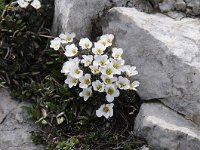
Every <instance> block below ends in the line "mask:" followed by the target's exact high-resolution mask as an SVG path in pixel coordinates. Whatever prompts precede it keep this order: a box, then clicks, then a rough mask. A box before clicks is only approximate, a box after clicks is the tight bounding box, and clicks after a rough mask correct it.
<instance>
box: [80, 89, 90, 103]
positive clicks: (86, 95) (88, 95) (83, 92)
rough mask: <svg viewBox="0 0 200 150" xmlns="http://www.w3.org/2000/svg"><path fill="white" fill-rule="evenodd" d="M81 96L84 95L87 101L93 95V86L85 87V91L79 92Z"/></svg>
mask: <svg viewBox="0 0 200 150" xmlns="http://www.w3.org/2000/svg"><path fill="white" fill-rule="evenodd" d="M79 96H80V97H83V98H84V101H87V100H88V98H90V97H91V96H92V87H89V88H85V89H83V91H82V92H81V93H80V94H79Z"/></svg>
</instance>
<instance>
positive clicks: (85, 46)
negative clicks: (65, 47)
mask: <svg viewBox="0 0 200 150" xmlns="http://www.w3.org/2000/svg"><path fill="white" fill-rule="evenodd" d="M79 45H80V46H81V47H82V49H90V48H91V47H92V42H91V41H90V40H89V39H88V38H83V39H81V40H80V42H79Z"/></svg>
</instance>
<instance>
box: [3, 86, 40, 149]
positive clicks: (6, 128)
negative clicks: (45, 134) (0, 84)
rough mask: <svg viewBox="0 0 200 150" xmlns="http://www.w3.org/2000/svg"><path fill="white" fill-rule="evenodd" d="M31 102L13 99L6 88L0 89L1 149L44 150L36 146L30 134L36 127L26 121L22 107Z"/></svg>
mask: <svg viewBox="0 0 200 150" xmlns="http://www.w3.org/2000/svg"><path fill="white" fill-rule="evenodd" d="M27 105H29V104H27V103H24V102H18V101H15V100H12V99H11V98H10V96H9V93H8V91H7V90H5V89H0V150H43V149H44V148H43V146H41V145H40V146H38V145H37V146H36V145H35V144H34V143H33V142H32V140H31V138H30V136H31V132H32V131H34V130H35V129H36V127H35V126H34V125H33V123H31V122H28V121H26V117H25V116H26V114H25V112H24V110H23V109H22V107H23V106H27Z"/></svg>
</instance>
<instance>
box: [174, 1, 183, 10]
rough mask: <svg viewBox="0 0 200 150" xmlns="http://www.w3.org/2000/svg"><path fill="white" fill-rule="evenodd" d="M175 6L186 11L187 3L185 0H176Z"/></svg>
mask: <svg viewBox="0 0 200 150" xmlns="http://www.w3.org/2000/svg"><path fill="white" fill-rule="evenodd" d="M174 6H175V8H176V10H180V11H184V10H185V9H186V4H185V2H184V1H183V0H176V3H175V4H174Z"/></svg>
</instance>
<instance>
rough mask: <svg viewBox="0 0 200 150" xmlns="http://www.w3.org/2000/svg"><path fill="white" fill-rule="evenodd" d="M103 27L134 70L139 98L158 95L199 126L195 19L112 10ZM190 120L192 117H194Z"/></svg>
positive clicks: (199, 43) (199, 39)
mask: <svg viewBox="0 0 200 150" xmlns="http://www.w3.org/2000/svg"><path fill="white" fill-rule="evenodd" d="M106 20H107V21H105V22H106V23H105V24H104V27H103V32H104V33H113V34H115V45H116V46H117V47H121V48H123V49H124V56H123V57H124V58H125V60H126V62H127V63H128V64H130V65H135V66H136V67H137V70H138V71H139V75H138V77H137V78H138V79H139V81H140V83H141V85H140V87H139V89H138V93H139V95H140V96H141V98H142V99H145V100H151V99H160V100H161V101H163V103H165V104H166V105H168V106H170V107H171V108H172V109H174V110H175V111H177V112H179V113H182V114H184V115H185V116H186V118H190V119H191V120H193V121H194V122H195V123H197V124H199V125H200V119H198V117H195V116H200V93H199V91H200V26H199V24H200V21H199V20H198V19H189V18H186V19H182V20H181V21H175V20H173V19H171V18H169V17H167V16H165V15H162V14H146V13H142V12H139V11H137V10H136V9H134V8H113V9H111V10H110V11H109V14H108V15H107V17H106ZM194 118H195V120H194Z"/></svg>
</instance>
